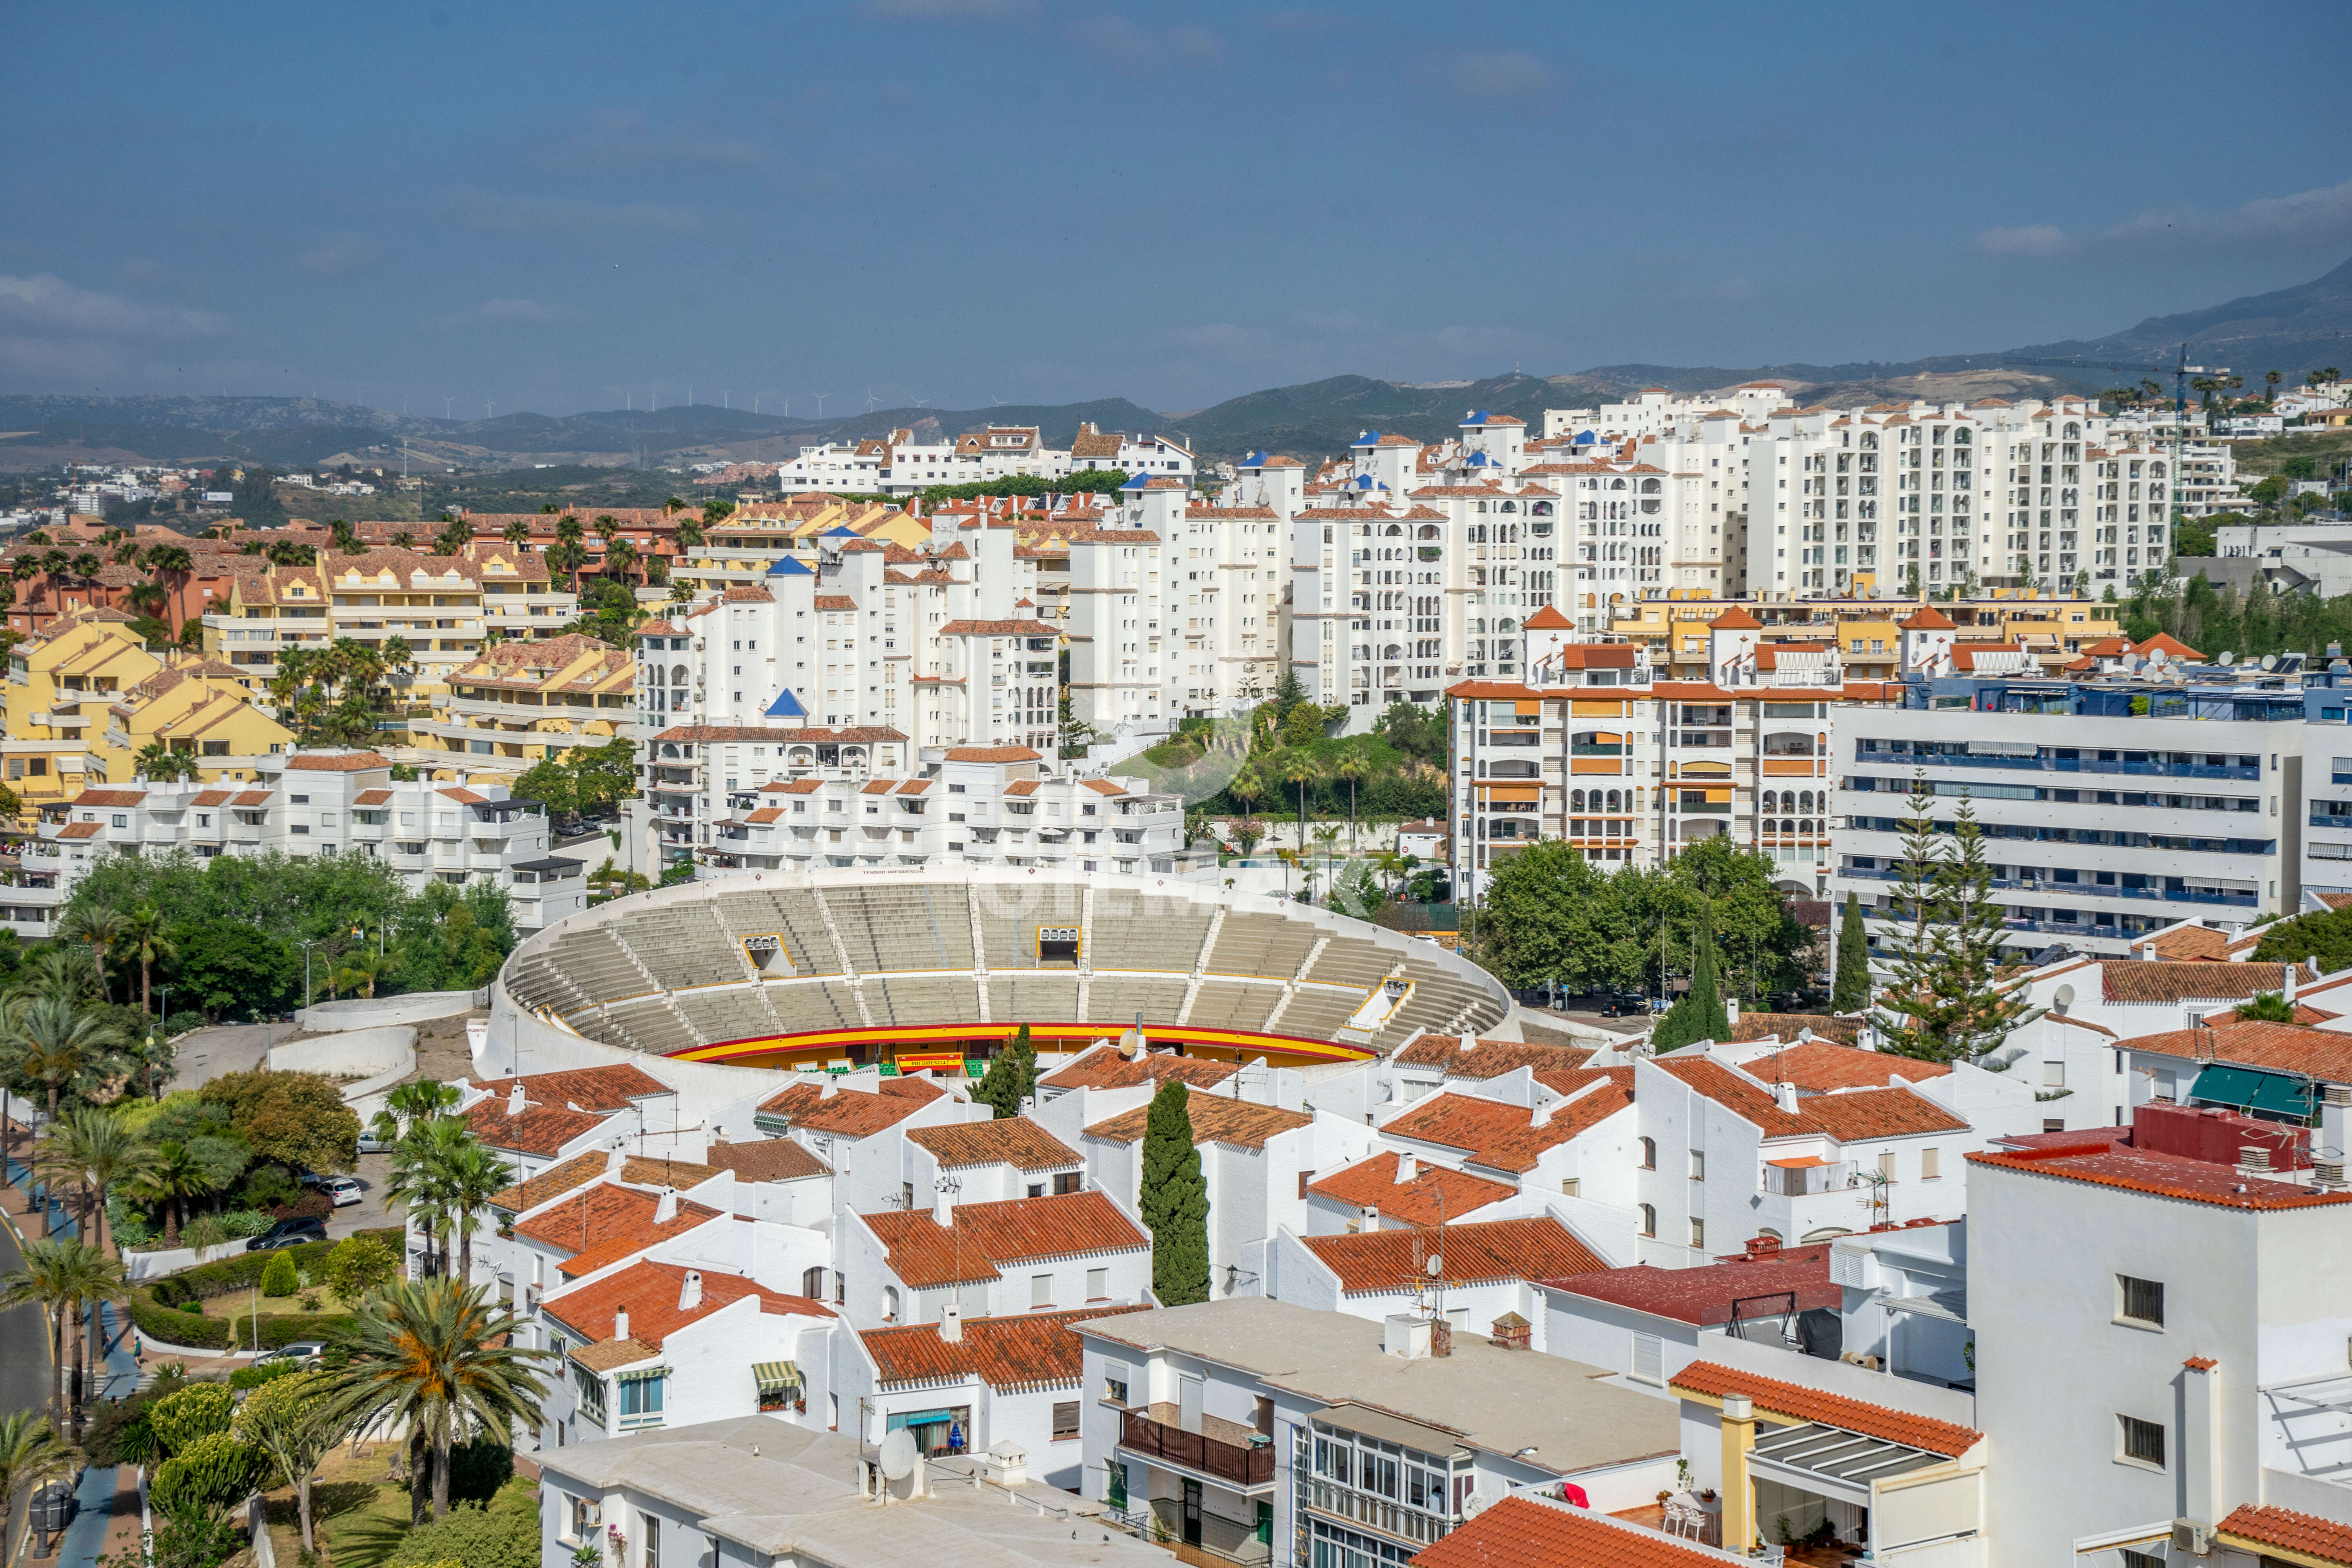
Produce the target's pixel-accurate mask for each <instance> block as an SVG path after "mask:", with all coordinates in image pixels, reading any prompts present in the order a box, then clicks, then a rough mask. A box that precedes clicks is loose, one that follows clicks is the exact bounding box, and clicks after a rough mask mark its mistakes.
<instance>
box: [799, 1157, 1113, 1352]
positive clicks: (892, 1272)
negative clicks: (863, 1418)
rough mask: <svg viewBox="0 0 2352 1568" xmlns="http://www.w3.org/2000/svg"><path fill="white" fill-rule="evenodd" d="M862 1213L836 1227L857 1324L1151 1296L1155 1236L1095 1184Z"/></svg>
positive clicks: (846, 1304)
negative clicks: (1073, 1189) (1053, 1192)
mask: <svg viewBox="0 0 2352 1568" xmlns="http://www.w3.org/2000/svg"><path fill="white" fill-rule="evenodd" d="M958 1197H959V1194H957V1193H956V1192H955V1191H954V1190H953V1189H952V1188H950V1187H947V1186H940V1187H939V1188H937V1189H936V1190H935V1191H934V1192H933V1194H931V1202H930V1203H929V1204H928V1205H923V1206H921V1207H918V1208H914V1209H911V1210H910V1209H907V1208H904V1207H893V1208H890V1209H887V1210H885V1211H883V1212H882V1213H879V1214H854V1215H847V1216H845V1218H843V1219H842V1220H841V1221H840V1222H839V1224H838V1226H837V1228H836V1233H835V1234H836V1237H837V1240H838V1243H839V1261H838V1264H837V1267H838V1268H839V1271H840V1272H839V1275H838V1276H837V1277H836V1279H837V1280H839V1279H845V1280H846V1282H847V1283H846V1289H845V1295H844V1298H843V1300H841V1301H840V1303H839V1305H840V1306H841V1308H842V1311H843V1315H844V1316H845V1317H846V1318H847V1319H848V1321H850V1322H852V1323H854V1324H856V1325H857V1326H859V1327H861V1328H880V1327H883V1326H886V1325H889V1324H908V1323H943V1322H946V1321H950V1319H953V1320H957V1321H971V1320H972V1319H975V1318H985V1317H992V1316H995V1317H1011V1316H1018V1315H1022V1314H1024V1313H1031V1312H1057V1311H1058V1312H1068V1311H1076V1310H1091V1309H1096V1308H1102V1307H1115V1306H1133V1305H1135V1304H1137V1303H1139V1302H1149V1301H1150V1300H1151V1238H1150V1237H1149V1236H1147V1235H1145V1234H1144V1232H1143V1230H1142V1228H1141V1227H1140V1226H1138V1225H1137V1224H1136V1222H1135V1220H1134V1219H1133V1217H1132V1216H1130V1215H1128V1214H1127V1213H1126V1212H1124V1211H1123V1210H1122V1209H1121V1208H1120V1207H1119V1206H1118V1205H1117V1204H1116V1203H1113V1202H1112V1201H1111V1199H1110V1198H1109V1197H1108V1195H1107V1194H1104V1193H1102V1192H1101V1191H1099V1190H1096V1189H1088V1190H1087V1191H1084V1192H1076V1193H1066V1194H1061V1195H1059V1196H1046V1197H1040V1198H1010V1199H1005V1200H1002V1201H999V1202H993V1203H960V1202H958V1201H957V1200H958Z"/></svg>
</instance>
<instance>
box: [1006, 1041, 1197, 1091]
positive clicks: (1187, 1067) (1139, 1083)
mask: <svg viewBox="0 0 2352 1568" xmlns="http://www.w3.org/2000/svg"><path fill="white" fill-rule="evenodd" d="M1240 1070H1241V1068H1239V1067H1238V1066H1237V1065H1236V1064H1234V1063H1233V1062H1213V1061H1210V1060H1208V1059H1207V1058H1203V1057H1176V1056H1147V1057H1145V1058H1143V1059H1142V1060H1141V1061H1129V1060H1128V1059H1127V1058H1125V1057H1122V1056H1120V1055H1119V1054H1118V1051H1117V1050H1116V1049H1114V1048H1113V1047H1109V1046H1096V1047H1092V1048H1090V1049H1088V1050H1087V1052H1086V1053H1085V1054H1083V1055H1082V1056H1080V1057H1079V1058H1078V1059H1077V1060H1076V1061H1074V1062H1072V1063H1070V1064H1069V1066H1067V1067H1066V1068H1061V1069H1060V1070H1059V1071H1057V1072H1054V1073H1051V1074H1048V1075H1047V1076H1046V1077H1045V1078H1042V1079H1038V1080H1037V1081H1038V1082H1040V1083H1042V1084H1044V1085H1045V1087H1046V1088H1047V1089H1140V1088H1142V1087H1143V1086H1144V1085H1146V1084H1154V1085H1157V1084H1162V1083H1166V1082H1167V1081H1168V1080H1169V1079H1181V1080H1182V1081H1183V1082H1185V1083H1189V1084H1192V1085H1193V1086H1194V1087H1195V1088H1201V1089H1210V1088H1214V1087H1215V1086H1216V1085H1218V1084H1221V1083H1223V1082H1224V1081H1225V1079H1229V1078H1231V1077H1233V1076H1234V1074H1235V1073H1236V1072H1239V1071H1240Z"/></svg>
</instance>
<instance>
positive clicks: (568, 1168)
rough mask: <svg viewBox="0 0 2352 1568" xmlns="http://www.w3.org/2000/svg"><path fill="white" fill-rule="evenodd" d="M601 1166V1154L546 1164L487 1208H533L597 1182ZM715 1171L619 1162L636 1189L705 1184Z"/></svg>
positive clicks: (686, 1164) (672, 1163)
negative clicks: (545, 1167)
mask: <svg viewBox="0 0 2352 1568" xmlns="http://www.w3.org/2000/svg"><path fill="white" fill-rule="evenodd" d="M604 1166H605V1161H604V1155H603V1154H601V1153H597V1154H575V1155H573V1156H572V1158H571V1159H569V1160H566V1161H564V1162H563V1163H562V1164H560V1165H550V1166H549V1167H548V1168H547V1169H546V1170H544V1171H541V1173H539V1174H538V1175H536V1176H533V1177H531V1178H530V1180H529V1181H525V1182H518V1183H516V1184H514V1185H513V1186H511V1187H509V1188H507V1189H506V1191H504V1192H502V1193H499V1194H498V1195H497V1196H495V1197H493V1198H492V1199H490V1206H491V1207H492V1208H494V1209H504V1210H506V1211H507V1212H508V1213H509V1214H520V1213H522V1212H523V1211H524V1210H525V1209H535V1208H537V1207H538V1206H539V1205H541V1204H543V1203H548V1202H551V1201H552V1200H553V1199H556V1198H560V1197H562V1195H563V1194H566V1193H568V1192H571V1191H572V1189H573V1188H575V1187H582V1186H585V1185H586V1184H589V1183H590V1182H593V1181H596V1180H598V1179H599V1178H601V1177H602V1176H603V1175H604ZM718 1170H719V1168H718V1167H717V1166H716V1165H698V1164H695V1163H692V1162H690V1161H686V1160H650V1159H646V1158H643V1157H642V1156H639V1155H635V1154H632V1155H630V1156H628V1157H627V1158H626V1159H625V1160H623V1161H622V1162H621V1171H620V1175H621V1180H622V1181H624V1182H628V1183H633V1184H636V1185H639V1186H648V1187H680V1188H683V1187H691V1186H696V1185H698V1184H701V1183H703V1182H707V1181H709V1179H710V1178H711V1177H712V1176H714V1175H716V1174H717V1173H718Z"/></svg>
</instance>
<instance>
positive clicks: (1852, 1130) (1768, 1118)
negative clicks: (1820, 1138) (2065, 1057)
mask: <svg viewBox="0 0 2352 1568" xmlns="http://www.w3.org/2000/svg"><path fill="white" fill-rule="evenodd" d="M1657 1065H1658V1066H1659V1067H1661V1068H1664V1069H1665V1070H1666V1071H1667V1072H1670V1073H1672V1074H1673V1075H1674V1076H1675V1077H1676V1078H1678V1079H1682V1080H1683V1082H1685V1084H1687V1085H1689V1086H1690V1088H1691V1089H1693V1090H1694V1091H1696V1092H1697V1093H1699V1094H1703V1095H1705V1096H1706V1098H1707V1099H1709V1100H1713V1101H1715V1102H1716V1103H1717V1105H1720V1106H1722V1107H1723V1108H1724V1109H1725V1110H1729V1111H1731V1112H1732V1113H1733V1114H1735V1115H1738V1116H1740V1117H1743V1118H1745V1119H1746V1120H1748V1121H1752V1122H1754V1123H1755V1124H1756V1125H1757V1126H1758V1127H1759V1129H1761V1130H1762V1131H1763V1133H1764V1136H1765V1137H1767V1138H1795V1137H1801V1136H1802V1135H1804V1134H1805V1133H1808V1132H1818V1133H1824V1134H1827V1135H1828V1136H1829V1137H1832V1138H1834V1139H1836V1140H1837V1141H1838V1142H1841V1143H1843V1142H1851V1141H1853V1140H1855V1139H1864V1138H1900V1137H1904V1136H1906V1135H1907V1134H1911V1133H1919V1132H1965V1131H1968V1130H1969V1124H1968V1123H1967V1122H1966V1121H1963V1120H1961V1119H1960V1118H1959V1117H1957V1116H1955V1115H1953V1114H1952V1113H1951V1112H1950V1111H1948V1110H1945V1109H1944V1108H1943V1107H1942V1106H1940V1105H1937V1103H1935V1101H1933V1100H1928V1099H1927V1098H1925V1097H1924V1096H1921V1095H1918V1094H1915V1093H1914V1092H1912V1091H1911V1090H1910V1089H1854V1090H1852V1091H1850V1092H1847V1093H1843V1094H1819V1095H1814V1096H1812V1097H1811V1098H1810V1099H1808V1100H1801V1101H1800V1102H1799V1104H1798V1107H1797V1109H1796V1110H1795V1111H1794V1112H1790V1111H1786V1110H1781V1109H1780V1104H1779V1102H1778V1101H1776V1100H1773V1098H1772V1095H1771V1091H1770V1090H1769V1089H1764V1088H1762V1087H1761V1086H1759V1085H1758V1084H1754V1083H1751V1082H1749V1081H1748V1079H1746V1078H1743V1077H1741V1076H1740V1074H1739V1073H1738V1072H1736V1071H1734V1070H1733V1069H1732V1068H1728V1067H1726V1066H1725V1065H1724V1064H1723V1063H1721V1062H1718V1061H1717V1060H1715V1059H1714V1058H1711V1057H1689V1058H1674V1057H1661V1058H1657ZM1746 1070H1747V1071H1748V1072H1750V1073H1752V1072H1754V1071H1755V1068H1754V1067H1753V1066H1752V1065H1751V1066H1750V1067H1749V1068H1748V1069H1746Z"/></svg>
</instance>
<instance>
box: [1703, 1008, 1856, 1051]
mask: <svg viewBox="0 0 2352 1568" xmlns="http://www.w3.org/2000/svg"><path fill="white" fill-rule="evenodd" d="M1807 1029H1811V1031H1812V1032H1813V1035H1814V1037H1816V1038H1819V1039H1824V1040H1834V1041H1835V1042H1837V1043H1838V1044H1839V1045H1842V1046H1850V1045H1852V1044H1853V1043H1854V1041H1856V1040H1858V1039H1860V1038H1861V1037H1862V1020H1861V1019H1859V1018H1841V1017H1839V1016H1836V1015H1835V1014H1832V1013H1758V1012H1753V1011H1750V1010H1748V1009H1742V1010H1741V1012H1740V1015H1739V1021H1738V1023H1736V1024H1734V1025H1732V1026H1731V1038H1732V1039H1733V1041H1734V1042H1738V1041H1743V1040H1763V1039H1776V1040H1787V1041H1791V1042H1793V1041H1794V1040H1795V1039H1796V1037H1798V1036H1799V1035H1801V1034H1802V1033H1804V1031H1806V1030H1807Z"/></svg>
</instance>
